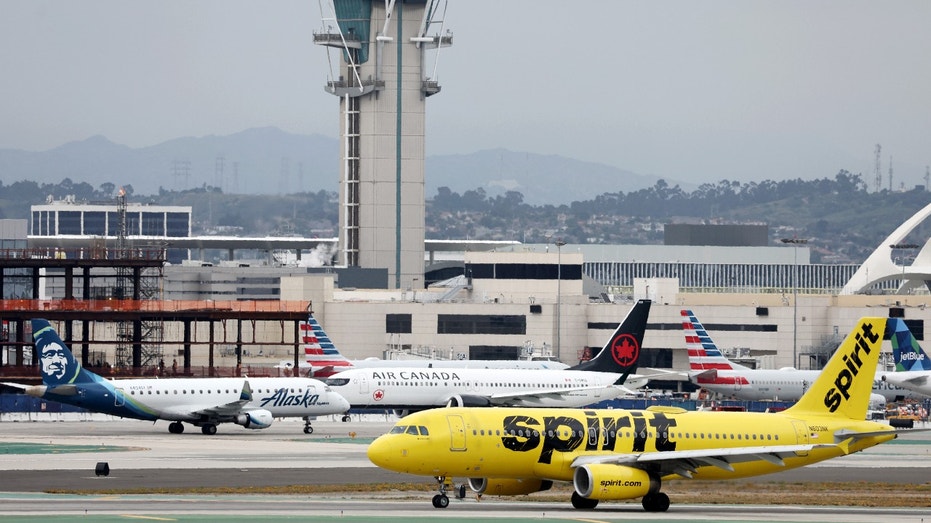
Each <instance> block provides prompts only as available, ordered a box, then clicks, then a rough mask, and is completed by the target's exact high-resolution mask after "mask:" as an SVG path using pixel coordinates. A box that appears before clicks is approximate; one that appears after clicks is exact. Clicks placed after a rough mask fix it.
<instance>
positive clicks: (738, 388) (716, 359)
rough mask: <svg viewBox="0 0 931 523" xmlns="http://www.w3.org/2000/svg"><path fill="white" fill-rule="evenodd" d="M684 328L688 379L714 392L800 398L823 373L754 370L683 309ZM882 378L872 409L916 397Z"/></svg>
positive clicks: (877, 380) (755, 397)
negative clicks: (736, 359)
mask: <svg viewBox="0 0 931 523" xmlns="http://www.w3.org/2000/svg"><path fill="white" fill-rule="evenodd" d="M682 329H683V330H684V331H685V346H686V348H687V349H688V353H689V369H690V371H689V379H690V380H691V381H692V383H694V384H696V385H698V386H700V387H703V388H705V389H707V390H710V391H711V392H716V393H718V394H723V395H725V396H728V397H734V398H736V399H740V400H747V401H761V400H779V401H798V399H799V398H801V397H802V395H803V394H804V393H805V392H806V391H807V390H808V389H809V387H811V384H812V383H814V381H815V380H816V379H817V378H818V376H819V375H820V374H821V371H818V370H798V369H795V368H791V367H790V368H784V369H751V368H749V367H745V366H743V365H739V364H737V363H734V362H732V361H730V360H729V359H727V358H725V357H724V354H722V353H721V351H720V350H718V347H717V345H715V343H714V340H712V339H711V336H709V335H708V332H707V331H705V328H704V327H703V326H702V324H701V322H699V321H698V318H697V317H696V316H695V314H694V313H693V312H692V311H690V310H683V311H682ZM881 377H882V376H881V375H877V376H876V377H875V378H874V379H873V396H871V399H870V405H871V407H872V408H882V406H881V405H884V404H885V403H886V402H887V401H895V400H896V399H902V398H912V397H917V396H916V395H915V394H914V393H912V392H911V391H909V390H906V389H903V388H900V387H897V386H895V385H892V384H890V383H885V382H883V380H882V379H881Z"/></svg>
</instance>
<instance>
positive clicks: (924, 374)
mask: <svg viewBox="0 0 931 523" xmlns="http://www.w3.org/2000/svg"><path fill="white" fill-rule="evenodd" d="M889 322H890V326H889V330H890V331H891V333H892V356H893V358H894V359H895V372H886V373H884V374H883V375H882V379H883V381H885V382H887V383H889V384H891V385H894V386H896V387H901V388H903V389H908V390H911V391H913V392H916V393H918V394H921V395H924V396H931V359H929V358H928V355H927V354H925V351H923V350H922V349H921V346H920V345H918V340H916V339H915V336H913V335H912V333H911V331H909V330H908V327H907V326H906V325H905V322H904V321H902V320H900V319H899V318H892V319H890V320H889Z"/></svg>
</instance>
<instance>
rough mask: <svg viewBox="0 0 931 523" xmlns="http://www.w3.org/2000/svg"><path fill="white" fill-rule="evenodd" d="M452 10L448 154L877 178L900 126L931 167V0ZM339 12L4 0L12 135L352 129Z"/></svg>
mask: <svg viewBox="0 0 931 523" xmlns="http://www.w3.org/2000/svg"><path fill="white" fill-rule="evenodd" d="M445 18H446V25H447V27H448V28H449V29H451V30H452V32H453V34H454V45H453V47H451V48H449V49H444V50H443V51H442V53H441V54H440V56H439V61H438V70H437V71H438V73H437V78H438V80H439V81H440V84H441V86H442V88H443V90H442V92H441V93H440V94H438V95H436V96H433V97H431V98H430V99H429V100H428V103H427V115H428V116H427V119H428V121H427V124H428V127H427V132H428V136H427V154H428V155H435V154H447V153H470V152H474V151H477V150H481V149H488V148H497V147H503V148H507V149H510V150H513V151H529V152H534V153H543V154H559V155H563V156H567V157H571V158H576V159H580V160H589V161H596V162H601V163H606V164H610V165H615V166H618V167H621V168H624V169H629V170H631V171H634V172H637V173H640V174H652V175H658V176H663V177H666V178H669V179H678V180H688V181H692V182H705V181H718V180H721V179H730V180H739V181H750V180H761V179H766V178H769V179H783V178H795V177H800V178H803V179H812V178H821V177H833V175H834V174H836V173H837V171H838V170H840V169H847V170H850V171H853V172H862V173H863V174H864V179H865V180H866V181H868V183H869V184H870V186H871V187H872V183H873V178H874V175H873V165H874V149H875V146H876V144H877V143H879V144H882V147H883V153H882V171H883V185H884V186H888V178H887V173H888V168H889V157H890V155H891V156H892V157H893V168H894V170H895V176H894V178H893V180H894V187H896V188H897V187H898V186H899V184H900V183H904V184H905V185H906V187H911V186H913V185H915V184H920V183H923V177H924V174H925V166H926V165H928V164H931V64H929V56H931V26H929V21H931V2H928V1H927V0H905V1H897V0H892V1H887V2H877V1H866V0H863V1H860V0H822V1H818V0H779V1H751V0H734V1H707V0H703V1H694V0H688V1H656V0H650V1H647V0H643V1H636V2H633V1H622V0H591V1H580V2H565V1H560V2H557V1H554V0H533V1H531V0H506V1H502V0H494V1H493V0H449V3H448V10H447V14H446V17H445ZM322 27H323V23H322V22H321V10H320V6H319V3H318V1H317V0H300V1H298V0H271V1H265V2H263V1H257V0H133V1H127V0H80V1H75V0H0V100H2V102H0V148H16V149H27V150H45V149H50V148H54V147H57V146H59V145H62V144H63V143H66V142H69V141H74V140H83V139H85V138H87V137H90V136H93V135H97V134H101V135H104V136H106V137H107V138H109V139H110V140H112V141H114V142H116V143H120V144H125V145H128V146H131V147H143V146H149V145H154V144H157V143H160V142H163V141H165V140H169V139H172V138H178V137H182V136H204V135H211V134H217V135H226V134H232V133H236V132H239V131H242V130H244V129H247V128H250V127H260V126H276V127H280V128H282V129H284V130H286V131H290V132H295V133H321V134H326V135H330V136H335V135H336V133H337V127H338V126H337V124H338V107H337V100H336V98H335V97H333V96H332V95H330V94H327V93H326V92H325V91H324V90H323V86H324V84H325V82H326V80H327V73H328V70H329V69H328V65H327V52H326V50H325V48H323V47H320V46H315V45H314V44H313V42H312V34H313V32H314V31H315V30H320V29H321V28H322ZM334 58H335V55H334ZM327 161H329V160H327Z"/></svg>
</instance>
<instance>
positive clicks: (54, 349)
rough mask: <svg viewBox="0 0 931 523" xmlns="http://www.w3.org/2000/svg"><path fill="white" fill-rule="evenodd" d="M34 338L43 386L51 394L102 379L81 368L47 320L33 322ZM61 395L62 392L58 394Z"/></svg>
mask: <svg viewBox="0 0 931 523" xmlns="http://www.w3.org/2000/svg"><path fill="white" fill-rule="evenodd" d="M32 338H33V340H34V341H35V345H36V351H37V352H38V353H39V363H40V364H41V367H42V368H41V371H42V384H43V385H45V386H46V387H47V388H48V391H49V392H55V391H56V389H59V390H61V388H62V387H66V386H68V385H72V384H75V383H91V382H96V381H100V380H101V379H102V378H101V377H100V376H98V375H96V374H94V373H93V372H91V371H89V370H87V369H85V368H84V367H82V366H81V362H80V361H78V360H77V358H75V357H74V354H72V353H71V350H70V349H68V346H67V345H65V342H63V341H61V338H59V337H58V333H57V332H55V329H53V328H52V326H51V324H49V322H48V321H47V320H40V319H35V320H32ZM56 393H61V392H56Z"/></svg>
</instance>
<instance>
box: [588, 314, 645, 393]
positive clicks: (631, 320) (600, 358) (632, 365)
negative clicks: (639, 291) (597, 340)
mask: <svg viewBox="0 0 931 523" xmlns="http://www.w3.org/2000/svg"><path fill="white" fill-rule="evenodd" d="M652 304H653V302H652V301H651V300H639V301H638V302H637V303H636V304H635V305H634V306H633V308H631V309H630V312H628V313H627V317H626V318H624V321H622V322H621V324H620V325H619V326H618V328H617V330H615V331H614V334H612V335H611V338H610V339H608V343H606V344H605V346H604V347H603V348H602V349H601V352H599V353H598V354H597V355H596V356H595V357H594V358H592V359H590V360H588V361H584V362H582V363H579V364H578V365H576V366H574V367H570V369H572V370H589V371H598V372H615V373H618V374H623V376H622V377H621V379H620V380H618V384H621V383H624V380H625V379H626V378H627V376H628V375H629V374H631V373H632V372H635V371H636V370H637V364H638V362H639V360H640V346H641V345H642V344H643V333H644V332H645V331H646V329H647V317H648V316H649V315H650V305H652Z"/></svg>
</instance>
